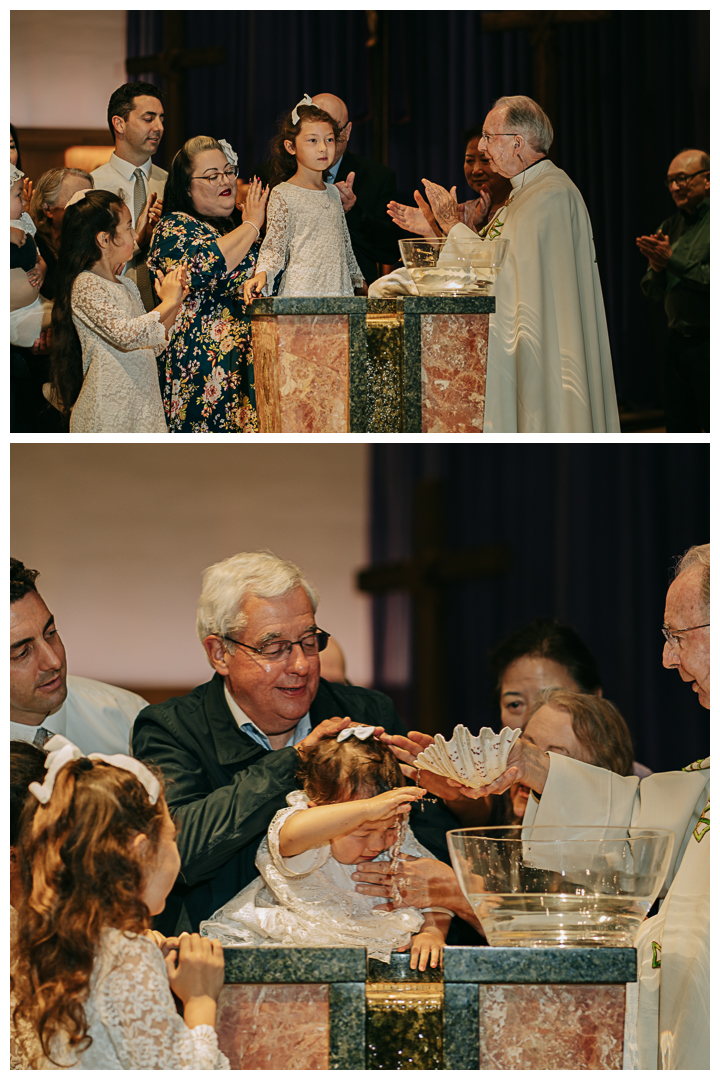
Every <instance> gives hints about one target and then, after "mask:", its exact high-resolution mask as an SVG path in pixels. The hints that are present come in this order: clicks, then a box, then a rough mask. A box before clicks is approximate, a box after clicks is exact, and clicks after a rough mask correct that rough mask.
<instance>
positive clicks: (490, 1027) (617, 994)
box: [479, 985, 625, 1070]
mask: <svg viewBox="0 0 720 1080" xmlns="http://www.w3.org/2000/svg"><path fill="white" fill-rule="evenodd" d="M479 991H480V1068H481V1069H482V1070H488V1069H622V1063H623V1032H624V1023H625V986H624V985H618V986H602V985H599V986H598V985H595V986H593V985H577V986H576V985H572V986H570V985H555V986H553V985H539V986H529V985H528V986H522V985H488V986H480V987H479Z"/></svg>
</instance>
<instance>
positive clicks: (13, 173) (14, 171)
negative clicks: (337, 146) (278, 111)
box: [10, 121, 297, 187]
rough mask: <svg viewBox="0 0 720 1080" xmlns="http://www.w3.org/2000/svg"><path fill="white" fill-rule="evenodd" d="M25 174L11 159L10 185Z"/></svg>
mask: <svg viewBox="0 0 720 1080" xmlns="http://www.w3.org/2000/svg"><path fill="white" fill-rule="evenodd" d="M296 123H297V121H296ZM24 175H25V173H24V172H21V171H20V169H18V167H17V165H13V163H12V161H11V162H10V187H12V186H13V184H14V183H15V181H16V180H22V178H23V176H24Z"/></svg>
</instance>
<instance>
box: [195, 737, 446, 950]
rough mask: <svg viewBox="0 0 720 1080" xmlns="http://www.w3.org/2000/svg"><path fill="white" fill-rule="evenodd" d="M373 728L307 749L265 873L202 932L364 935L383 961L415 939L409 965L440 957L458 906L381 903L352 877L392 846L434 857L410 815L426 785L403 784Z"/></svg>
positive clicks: (275, 827) (262, 867)
mask: <svg viewBox="0 0 720 1080" xmlns="http://www.w3.org/2000/svg"><path fill="white" fill-rule="evenodd" d="M373 731H374V729H373V728H370V727H350V728H346V729H345V731H341V732H340V735H339V736H338V737H337V738H335V737H334V736H333V737H330V738H326V739H323V740H321V741H320V742H319V743H318V744H317V746H315V747H314V748H313V749H312V750H311V751H309V753H308V754H307V756H306V759H305V762H304V763H303V765H302V766H301V767H300V770H299V776H300V777H301V778H302V780H303V782H304V787H303V790H302V791H293V792H291V793H290V794H289V795H288V796H287V801H288V808H287V809H285V810H280V811H278V813H277V814H276V815H275V817H274V818H273V820H272V822H271V824H270V828H269V830H268V835H267V837H266V838H265V839H264V840H263V841H262V842H261V844H260V847H259V848H258V853H257V856H256V858H255V865H256V866H257V868H258V870H259V871H260V877H259V878H257V879H256V880H255V881H253V882H251V883H250V885H248V886H247V887H246V888H244V889H243V890H242V892H240V893H238V895H237V896H236V897H235V898H234V899H233V900H230V901H229V902H228V903H227V904H225V905H224V907H222V908H220V909H219V911H216V912H215V914H214V915H213V916H212V918H210V919H208V920H207V921H206V922H203V923H201V924H200V933H201V934H212V935H213V937H216V938H218V940H220V941H221V942H222V943H223V944H224V945H226V946H228V945H316V946H317V945H319V946H330V945H345V946H347V945H358V946H361V947H364V948H367V951H368V955H369V956H371V957H374V958H376V959H378V960H384V961H385V962H389V960H390V954H391V953H392V951H393V950H394V949H395V950H398V951H399V952H404V951H406V950H407V949H408V948H410V949H411V957H410V966H411V967H412V968H415V967H418V965H419V967H420V970H421V971H424V970H425V968H426V966H427V962H428V960H430V963H431V966H432V967H436V966H437V964H438V962H440V961H441V957H442V949H443V945H444V942H445V937H446V934H447V931H448V928H449V926H450V919H451V912H449V911H447V910H446V909H445V908H428V909H425V910H424V911H422V912H421V911H418V910H417V909H416V908H411V907H403V908H401V909H399V910H397V911H378V910H376V906H377V904H378V900H377V899H376V898H375V897H373V896H365V895H362V894H361V893H357V892H356V891H355V883H354V881H353V880H352V874H353V872H354V870H355V866H356V865H357V864H358V863H363V862H372V861H375V860H377V859H378V858H381V859H382V857H383V853H385V854H386V855H387V852H388V849H391V848H392V849H393V851H394V850H395V846H396V847H397V848H398V850H399V852H401V853H402V854H404V855H414V856H416V857H425V858H430V859H432V858H434V856H433V855H432V854H431V852H429V851H428V850H427V849H426V848H424V847H423V846H422V845H421V844H419V843H418V842H417V840H415V837H414V836H413V834H412V832H411V830H410V829H409V828H408V827H406V822H405V820H404V815H406V814H408V813H409V811H410V805H411V803H412V802H413V801H414V800H416V799H421V798H422V796H423V795H424V794H425V791H424V790H423V789H422V788H415V787H403V786H401V785H403V784H404V777H403V775H402V773H401V772H400V768H399V766H398V763H397V759H396V758H395V756H394V755H393V753H392V751H391V750H390V748H389V747H387V746H384V745H383V744H382V743H381V742H379V741H378V740H377V739H375V738H373V737H372V734H373ZM399 830H400V831H401V833H403V834H404V838H399V836H398V831H399Z"/></svg>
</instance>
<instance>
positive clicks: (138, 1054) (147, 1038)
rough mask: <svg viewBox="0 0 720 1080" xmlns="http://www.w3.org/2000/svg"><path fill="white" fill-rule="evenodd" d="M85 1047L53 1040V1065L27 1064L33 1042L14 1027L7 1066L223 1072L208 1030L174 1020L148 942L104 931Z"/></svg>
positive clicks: (156, 953) (158, 957)
mask: <svg viewBox="0 0 720 1080" xmlns="http://www.w3.org/2000/svg"><path fill="white" fill-rule="evenodd" d="M85 1015H86V1016H87V1020H88V1033H89V1035H90V1036H91V1037H92V1043H91V1045H90V1046H89V1047H88V1048H87V1050H83V1051H81V1052H80V1053H76V1052H75V1051H71V1050H70V1049H69V1048H68V1047H67V1046H63V1045H62V1044H61V1043H60V1042H59V1040H58V1041H56V1043H55V1044H54V1045H53V1058H54V1059H55V1061H56V1062H57V1063H58V1064H57V1065H53V1064H52V1063H50V1062H49V1061H47V1060H46V1059H41V1060H40V1061H39V1062H37V1063H36V1064H35V1066H33V1065H32V1064H31V1062H32V1059H33V1058H34V1056H35V1054H36V1052H37V1049H38V1042H37V1037H36V1036H34V1035H30V1036H29V1035H28V1032H27V1030H25V1029H24V1028H22V1029H21V1030H20V1031H19V1032H17V1031H16V1032H14V1033H13V1036H12V1038H11V1046H10V1062H11V1068H14V1069H28V1068H33V1067H35V1068H42V1069H53V1068H59V1067H65V1068H70V1069H178V1070H184V1071H189V1070H191V1069H229V1068H230V1063H229V1062H228V1059H227V1058H226V1057H225V1055H224V1054H223V1053H222V1052H221V1051H220V1050H219V1049H218V1043H217V1035H216V1033H215V1029H214V1028H212V1027H210V1025H209V1024H201V1025H200V1026H198V1027H194V1028H189V1027H188V1026H187V1024H186V1023H185V1021H184V1020H183V1019H182V1017H180V1016H178V1013H177V1009H176V1008H175V1003H174V1001H173V997H172V994H171V993H170V985H169V983H168V977H167V971H166V968H165V961H164V960H163V956H162V953H161V952H160V949H159V948H158V947H157V945H156V944H155V942H154V941H150V939H149V938H146V937H138V936H137V935H135V934H124V933H122V932H121V931H119V930H107V931H106V932H105V934H104V936H103V941H102V945H101V948H100V951H99V954H98V959H97V961H96V963H95V967H94V968H93V973H92V977H91V980H90V993H89V996H88V999H87V1001H86V1002H85Z"/></svg>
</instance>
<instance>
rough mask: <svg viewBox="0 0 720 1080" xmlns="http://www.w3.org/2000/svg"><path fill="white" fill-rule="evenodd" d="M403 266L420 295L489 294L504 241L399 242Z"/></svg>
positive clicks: (443, 239) (441, 239) (505, 246)
mask: <svg viewBox="0 0 720 1080" xmlns="http://www.w3.org/2000/svg"><path fill="white" fill-rule="evenodd" d="M398 243H399V245H400V254H401V256H402V261H403V265H404V266H405V269H406V270H407V271H408V273H409V274H410V277H411V278H412V279H413V282H414V283H415V286H416V287H417V290H418V292H419V294H420V295H421V296H461V295H467V294H470V295H473V294H474V295H478V294H487V293H489V292H490V290H491V288H492V286H493V284H494V283H495V279H496V277H497V275H498V273H499V271H500V268H501V267H502V264H503V262H504V261H505V256H506V255H507V249H508V243H509V241H507V240H480V239H478V240H471V239H467V240H466V239H463V240H455V239H454V238H453V239H448V238H447V237H445V236H443V237H437V238H435V239H431V240H400V241H398Z"/></svg>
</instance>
